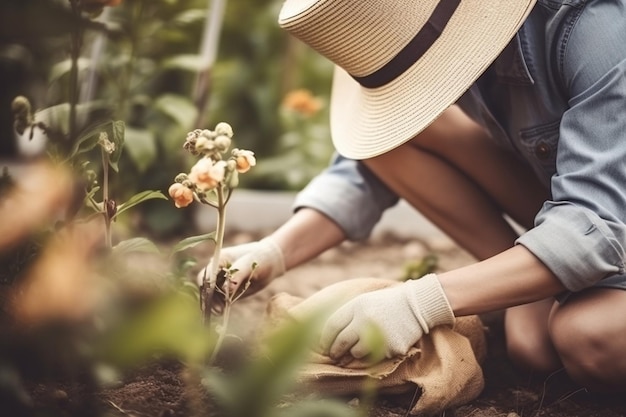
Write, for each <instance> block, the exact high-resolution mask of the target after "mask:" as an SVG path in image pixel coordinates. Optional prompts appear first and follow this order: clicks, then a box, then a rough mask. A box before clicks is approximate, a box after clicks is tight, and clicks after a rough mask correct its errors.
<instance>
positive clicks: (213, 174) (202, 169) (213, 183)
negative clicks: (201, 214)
mask: <svg viewBox="0 0 626 417" xmlns="http://www.w3.org/2000/svg"><path fill="white" fill-rule="evenodd" d="M225 171H226V162H224V161H217V162H215V163H214V162H213V161H212V160H211V159H210V158H202V159H200V160H199V161H198V162H196V164H195V165H194V166H193V167H192V168H191V172H190V173H189V179H190V180H191V181H193V182H194V183H195V184H196V187H198V188H199V189H201V190H203V191H207V190H212V189H213V188H215V187H217V185H218V184H219V183H220V182H221V181H223V180H224V175H225Z"/></svg>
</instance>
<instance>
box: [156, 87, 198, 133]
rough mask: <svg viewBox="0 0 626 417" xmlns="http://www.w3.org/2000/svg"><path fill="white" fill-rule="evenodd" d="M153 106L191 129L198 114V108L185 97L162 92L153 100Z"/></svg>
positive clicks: (185, 127)
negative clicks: (162, 93)
mask: <svg viewBox="0 0 626 417" xmlns="http://www.w3.org/2000/svg"><path fill="white" fill-rule="evenodd" d="M155 108H156V109H158V110H159V111H161V112H162V113H164V114H166V115H167V116H169V117H170V118H172V119H173V120H174V121H175V122H176V123H178V124H179V125H180V126H181V127H183V128H184V129H191V127H192V126H193V124H194V123H195V121H196V118H197V116H198V110H197V109H196V107H195V106H194V105H193V103H192V102H191V100H189V99H188V98H187V97H184V96H179V95H175V94H164V95H162V96H160V97H159V98H158V99H157V100H156V102H155Z"/></svg>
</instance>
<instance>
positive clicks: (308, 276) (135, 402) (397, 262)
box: [33, 234, 626, 417]
mask: <svg viewBox="0 0 626 417" xmlns="http://www.w3.org/2000/svg"><path fill="white" fill-rule="evenodd" d="M251 238H252V236H250V235H246V234H241V235H238V236H234V237H233V238H232V239H231V243H233V242H234V243H236V242H240V241H247V240H250V239H251ZM429 254H431V255H433V254H434V255H436V257H437V259H438V268H439V270H448V269H451V268H455V267H458V266H462V265H464V264H467V263H469V262H472V258H471V257H470V256H469V255H467V254H466V253H464V252H463V251H461V250H459V249H458V248H457V247H456V246H454V245H453V244H452V243H450V242H449V241H448V240H446V239H444V238H442V237H441V236H432V237H431V239H430V240H429V241H420V240H416V239H401V238H398V237H394V236H388V235H379V236H378V237H376V238H375V239H373V240H372V241H371V242H369V243H363V244H344V245H342V246H340V247H338V248H336V249H332V250H330V251H328V252H326V253H325V254H323V255H322V256H320V257H319V259H317V260H315V261H313V262H310V263H309V264H307V265H303V266H301V267H299V268H296V269H294V270H292V271H290V272H288V273H287V274H286V275H285V276H284V277H282V278H279V279H277V280H276V281H275V282H274V283H273V284H272V285H271V286H270V287H268V288H267V289H265V290H264V291H262V292H260V293H258V294H256V295H255V296H253V297H250V298H246V299H242V300H240V301H238V302H237V303H236V304H235V306H234V311H233V319H232V322H231V326H232V329H233V331H235V332H236V333H237V334H238V335H240V336H241V337H242V338H243V340H245V339H246V337H248V336H249V335H251V334H252V333H253V332H254V329H255V328H256V327H257V326H258V324H259V320H260V317H261V316H262V314H263V311H264V308H265V306H266V304H267V302H268V300H269V298H270V297H271V296H273V295H274V294H277V293H279V292H289V293H291V294H293V295H297V296H307V295H309V294H311V293H313V292H315V291H317V290H319V289H320V288H322V287H323V286H325V285H328V284H330V283H333V282H336V281H338V280H342V279H348V278H356V277H365V276H369V277H386V278H400V277H401V276H403V275H404V274H405V272H406V270H405V268H406V267H407V262H408V261H409V260H418V259H421V258H423V257H424V256H426V255H429ZM482 318H483V322H484V324H485V326H486V328H487V336H488V343H489V353H488V358H487V360H486V362H485V363H484V365H483V368H484V373H485V381H486V386H485V389H484V391H483V393H482V394H481V395H480V396H479V397H478V398H477V399H476V400H474V401H472V402H471V403H469V404H466V405H464V406H462V407H459V408H457V409H455V410H448V411H446V413H445V415H446V416H456V417H496V416H503V417H515V416H520V417H529V416H536V417H539V416H551V417H618V416H624V415H626V400H624V399H623V398H622V397H621V396H618V395H615V396H610V395H594V394H592V393H589V392H587V391H585V390H584V389H580V388H579V387H578V386H576V384H574V383H573V382H571V381H570V380H568V378H567V377H566V376H565V375H564V374H563V373H562V372H560V373H556V374H554V375H552V376H550V377H547V378H545V377H535V378H533V377H532V376H531V375H527V374H526V373H524V372H520V371H518V370H516V369H515V368H513V367H512V366H511V364H510V363H509V361H508V360H507V358H506V356H505V354H504V340H503V333H502V315H501V314H497V313H496V314H491V315H488V316H483V317H482ZM183 371H184V369H183V367H182V366H181V365H180V364H179V363H177V362H175V361H159V362H155V363H152V364H149V365H148V366H145V367H143V368H140V369H137V370H134V371H133V372H131V373H129V374H128V375H126V377H125V379H124V381H122V382H121V383H120V384H118V385H117V386H112V387H109V388H107V389H105V390H103V391H101V392H99V393H98V395H97V399H96V402H97V403H98V404H100V405H101V406H102V407H103V409H105V410H106V411H107V413H108V415H111V416H138V417H143V416H145V417H148V416H149V417H163V416H172V417H174V416H180V417H188V416H191V415H193V414H192V413H191V412H190V406H189V389H188V385H187V386H186V385H185V381H184V380H183V379H182V378H181V375H183V374H184V372H183ZM33 391H34V392H35V394H36V398H38V401H39V402H40V405H41V406H44V407H51V406H54V407H55V408H58V409H62V410H64V411H65V412H66V415H67V412H71V411H72V408H71V407H72V404H75V403H77V402H78V401H77V400H78V398H77V397H79V396H80V395H81V391H80V390H76V388H71V387H63V386H60V387H54V386H45V387H44V386H37V387H34V388H33ZM196 400H198V399H197V398H196ZM200 401H201V402H204V403H205V405H206V407H207V408H206V409H205V410H201V412H200V413H199V414H197V415H209V416H215V417H229V416H220V415H219V414H216V412H215V411H214V410H212V407H211V404H210V400H208V399H207V398H205V397H203V398H201V399H200ZM342 401H346V402H349V403H350V404H352V405H354V406H355V407H358V404H359V400H358V399H355V398H345V399H342ZM411 401H412V398H411V396H403V397H379V398H378V400H377V402H376V405H375V406H374V407H373V408H370V409H369V411H368V412H369V416H370V417H399V416H406V415H407V413H408V410H409V409H410V408H411ZM75 415H76V414H75ZM250 417H254V416H250Z"/></svg>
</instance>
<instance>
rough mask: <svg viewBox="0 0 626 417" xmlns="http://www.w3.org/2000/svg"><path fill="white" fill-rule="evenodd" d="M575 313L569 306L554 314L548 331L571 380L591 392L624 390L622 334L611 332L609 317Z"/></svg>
mask: <svg viewBox="0 0 626 417" xmlns="http://www.w3.org/2000/svg"><path fill="white" fill-rule="evenodd" d="M621 319H622V318H621V317H619V318H618V317H610V316H604V317H598V316H596V315H594V314H589V313H588V314H577V312H576V311H574V310H573V309H568V310H566V311H564V312H562V313H559V314H555V315H554V318H553V320H552V322H551V325H550V334H551V336H552V342H553V344H554V347H555V349H556V351H557V354H558V356H559V358H560V360H561V362H562V363H563V366H564V367H565V370H566V371H567V373H568V374H569V375H570V377H571V378H572V379H574V380H575V381H576V382H578V383H580V384H582V385H583V386H585V387H587V388H588V389H591V390H595V391H609V392H610V391H624V385H625V384H626V355H624V352H625V351H626V349H625V348H626V337H624V336H623V331H620V332H619V333H616V332H614V330H615V327H614V325H613V323H612V320H619V321H622V320H621Z"/></svg>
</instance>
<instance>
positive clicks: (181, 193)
mask: <svg viewBox="0 0 626 417" xmlns="http://www.w3.org/2000/svg"><path fill="white" fill-rule="evenodd" d="M168 193H169V195H170V197H172V199H173V200H174V204H175V205H176V207H177V208H182V207H187V206H188V205H189V204H191V203H192V201H193V191H191V190H190V189H189V188H187V187H185V186H184V185H182V184H180V183H174V184H172V185H170V188H169V190H168Z"/></svg>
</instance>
